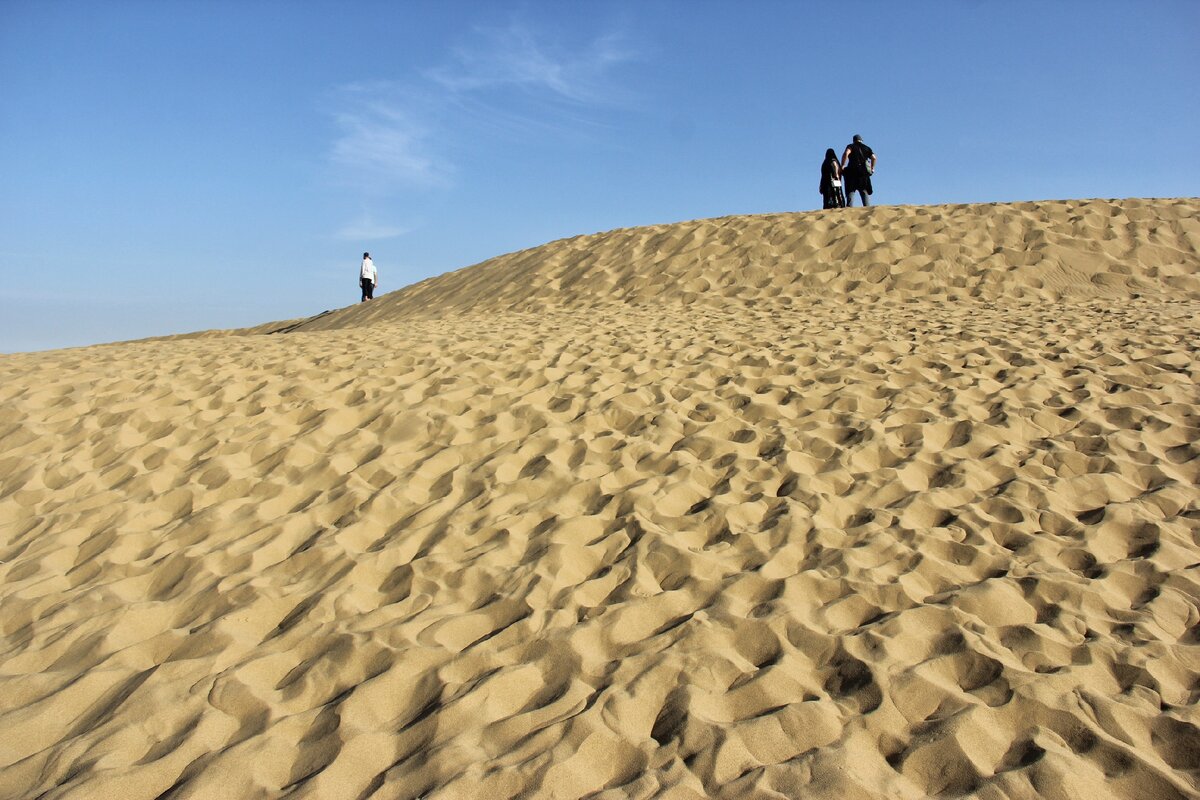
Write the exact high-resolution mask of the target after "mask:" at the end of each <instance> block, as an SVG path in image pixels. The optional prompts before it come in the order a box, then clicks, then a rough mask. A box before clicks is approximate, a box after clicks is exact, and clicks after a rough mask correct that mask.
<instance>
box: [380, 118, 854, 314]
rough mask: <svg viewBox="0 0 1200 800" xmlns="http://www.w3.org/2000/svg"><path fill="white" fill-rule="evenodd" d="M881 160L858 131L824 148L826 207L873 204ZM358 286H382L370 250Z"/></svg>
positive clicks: (823, 184) (824, 196) (823, 196)
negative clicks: (837, 147)
mask: <svg viewBox="0 0 1200 800" xmlns="http://www.w3.org/2000/svg"><path fill="white" fill-rule="evenodd" d="M877 161H878V159H877V158H876V156H875V151H874V150H872V149H871V148H870V147H868V146H867V145H866V144H865V143H864V142H863V140H862V137H861V136H858V135H857V134H856V135H855V136H854V141H852V142H850V144H848V145H846V150H845V152H843V153H842V159H841V161H838V157H837V153H835V152H834V150H833V148H832V147H831V148H829V149H828V150H826V151H825V160H824V161H822V162H821V197H822V199H823V201H824V205H823V206H822V207H823V208H845V207H847V206H852V205H854V193H855V192H858V196H859V197H860V198H861V199H862V204H863V205H864V206H869V205H871V201H870V200H868V199H867V198H868V197H870V196H871V194H872V191H873V189H872V187H871V176H872V175H873V174H874V173H875V164H876V163H877ZM358 285H359V287H360V288H361V289H362V300H360V301H359V302H362V303H365V302H366V301H368V300H372V299H374V297H375V287H376V286H378V285H379V272H378V270H376V269H375V263H374V262H373V261H372V260H371V254H370V253H363V257H362V267H361V268H360V269H359V271H358Z"/></svg>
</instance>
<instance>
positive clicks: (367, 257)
mask: <svg viewBox="0 0 1200 800" xmlns="http://www.w3.org/2000/svg"><path fill="white" fill-rule="evenodd" d="M358 285H359V286H361V287H362V300H359V301H358V302H360V303H365V302H366V301H368V300H373V299H375V287H376V286H378V285H379V273H378V272H376V270H375V262H374V261H372V260H371V254H370V253H363V260H362V269H360V270H359V271H358Z"/></svg>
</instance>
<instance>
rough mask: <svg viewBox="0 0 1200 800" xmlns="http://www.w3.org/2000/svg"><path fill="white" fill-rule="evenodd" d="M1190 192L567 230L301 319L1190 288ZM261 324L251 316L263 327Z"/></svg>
mask: <svg viewBox="0 0 1200 800" xmlns="http://www.w3.org/2000/svg"><path fill="white" fill-rule="evenodd" d="M1198 220H1200V200H1197V199H1195V198H1186V199H1172V200H1063V201H1047V202H1039V203H989V204H981V205H952V206H877V207H871V208H850V209H841V210H839V211H838V213H829V212H826V211H810V212H801V213H791V214H765V215H756V216H740V217H723V218H720V219H704V220H696V221H693V222H680V223H674V224H669V225H651V226H646V227H641V228H624V229H620V230H615V231H609V232H607V233H597V234H592V235H589V236H576V237H573V238H570V239H562V240H559V241H556V242H551V243H549V244H545V245H542V246H540V247H534V248H531V249H528V250H523V251H520V252H517V253H510V254H508V255H503V256H499V257H497V258H493V259H489V260H488V261H484V262H483V263H481V264H476V265H475V266H473V267H467V268H465V269H461V270H458V271H455V272H450V273H447V274H445V275H440V276H438V277H435V278H430V279H428V280H425V281H422V282H420V283H416V284H413V285H412V286H409V287H407V288H405V289H402V290H400V291H397V292H392V293H389V294H387V295H385V296H383V297H381V298H378V300H377V302H374V303H368V304H366V305H364V306H361V307H359V306H351V307H350V308H347V309H342V310H340V311H336V312H334V313H332V314H328V315H326V316H323V317H322V318H320V319H318V320H312V321H311V322H304V321H302V320H297V321H296V322H299V323H302V324H301V327H300V328H299V329H300V330H328V329H331V328H335V327H342V326H345V325H359V324H369V323H378V322H384V321H387V320H392V319H401V318H411V317H413V316H426V315H442V314H447V313H463V312H467V311H534V312H536V311H538V310H539V309H541V308H543V307H545V306H548V305H549V306H567V307H581V306H583V307H590V306H602V305H608V304H611V303H617V304H633V305H644V304H655V303H664V302H666V303H682V304H691V303H702V304H714V303H715V304H723V303H728V302H739V303H755V302H781V301H784V300H786V299H788V298H794V299H811V298H816V297H822V298H843V297H845V298H858V299H870V298H878V297H890V298H895V299H905V300H909V299H913V300H916V299H944V300H972V299H977V300H1020V301H1023V302H1038V301H1051V302H1057V301H1062V300H1066V301H1078V300H1089V299H1100V298H1108V297H1113V298H1129V297H1132V296H1134V295H1152V296H1156V297H1164V298H1173V297H1179V296H1195V295H1197V293H1200V276H1198V275H1197V274H1196V260H1197V253H1200V221H1198ZM266 327H267V326H264V328H266Z"/></svg>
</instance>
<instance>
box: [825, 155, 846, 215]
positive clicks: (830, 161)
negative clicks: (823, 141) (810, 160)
mask: <svg viewBox="0 0 1200 800" xmlns="http://www.w3.org/2000/svg"><path fill="white" fill-rule="evenodd" d="M820 192H821V200H822V205H821V208H843V207H845V205H846V198H845V197H843V196H842V168H841V167H840V166H839V165H838V160H837V153H835V152H834V151H833V148H832V147H831V148H829V149H828V150H826V151H825V160H824V161H822V162H821V186H820Z"/></svg>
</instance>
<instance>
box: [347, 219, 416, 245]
mask: <svg viewBox="0 0 1200 800" xmlns="http://www.w3.org/2000/svg"><path fill="white" fill-rule="evenodd" d="M411 231H412V228H410V227H404V226H402V225H389V224H387V223H381V222H377V221H376V220H375V219H374V217H372V216H371V215H370V214H363V215H362V216H361V217H359V218H358V219H357V220H354V221H352V222H348V223H346V224H345V225H343V226H342V227H341V228H339V229H338V231H337V233H335V234H334V236H336V237H337V238H338V239H343V240H346V241H353V242H366V241H376V240H380V239H395V238H396V237H397V236H403V235H404V234H406V233H409V232H411Z"/></svg>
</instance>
